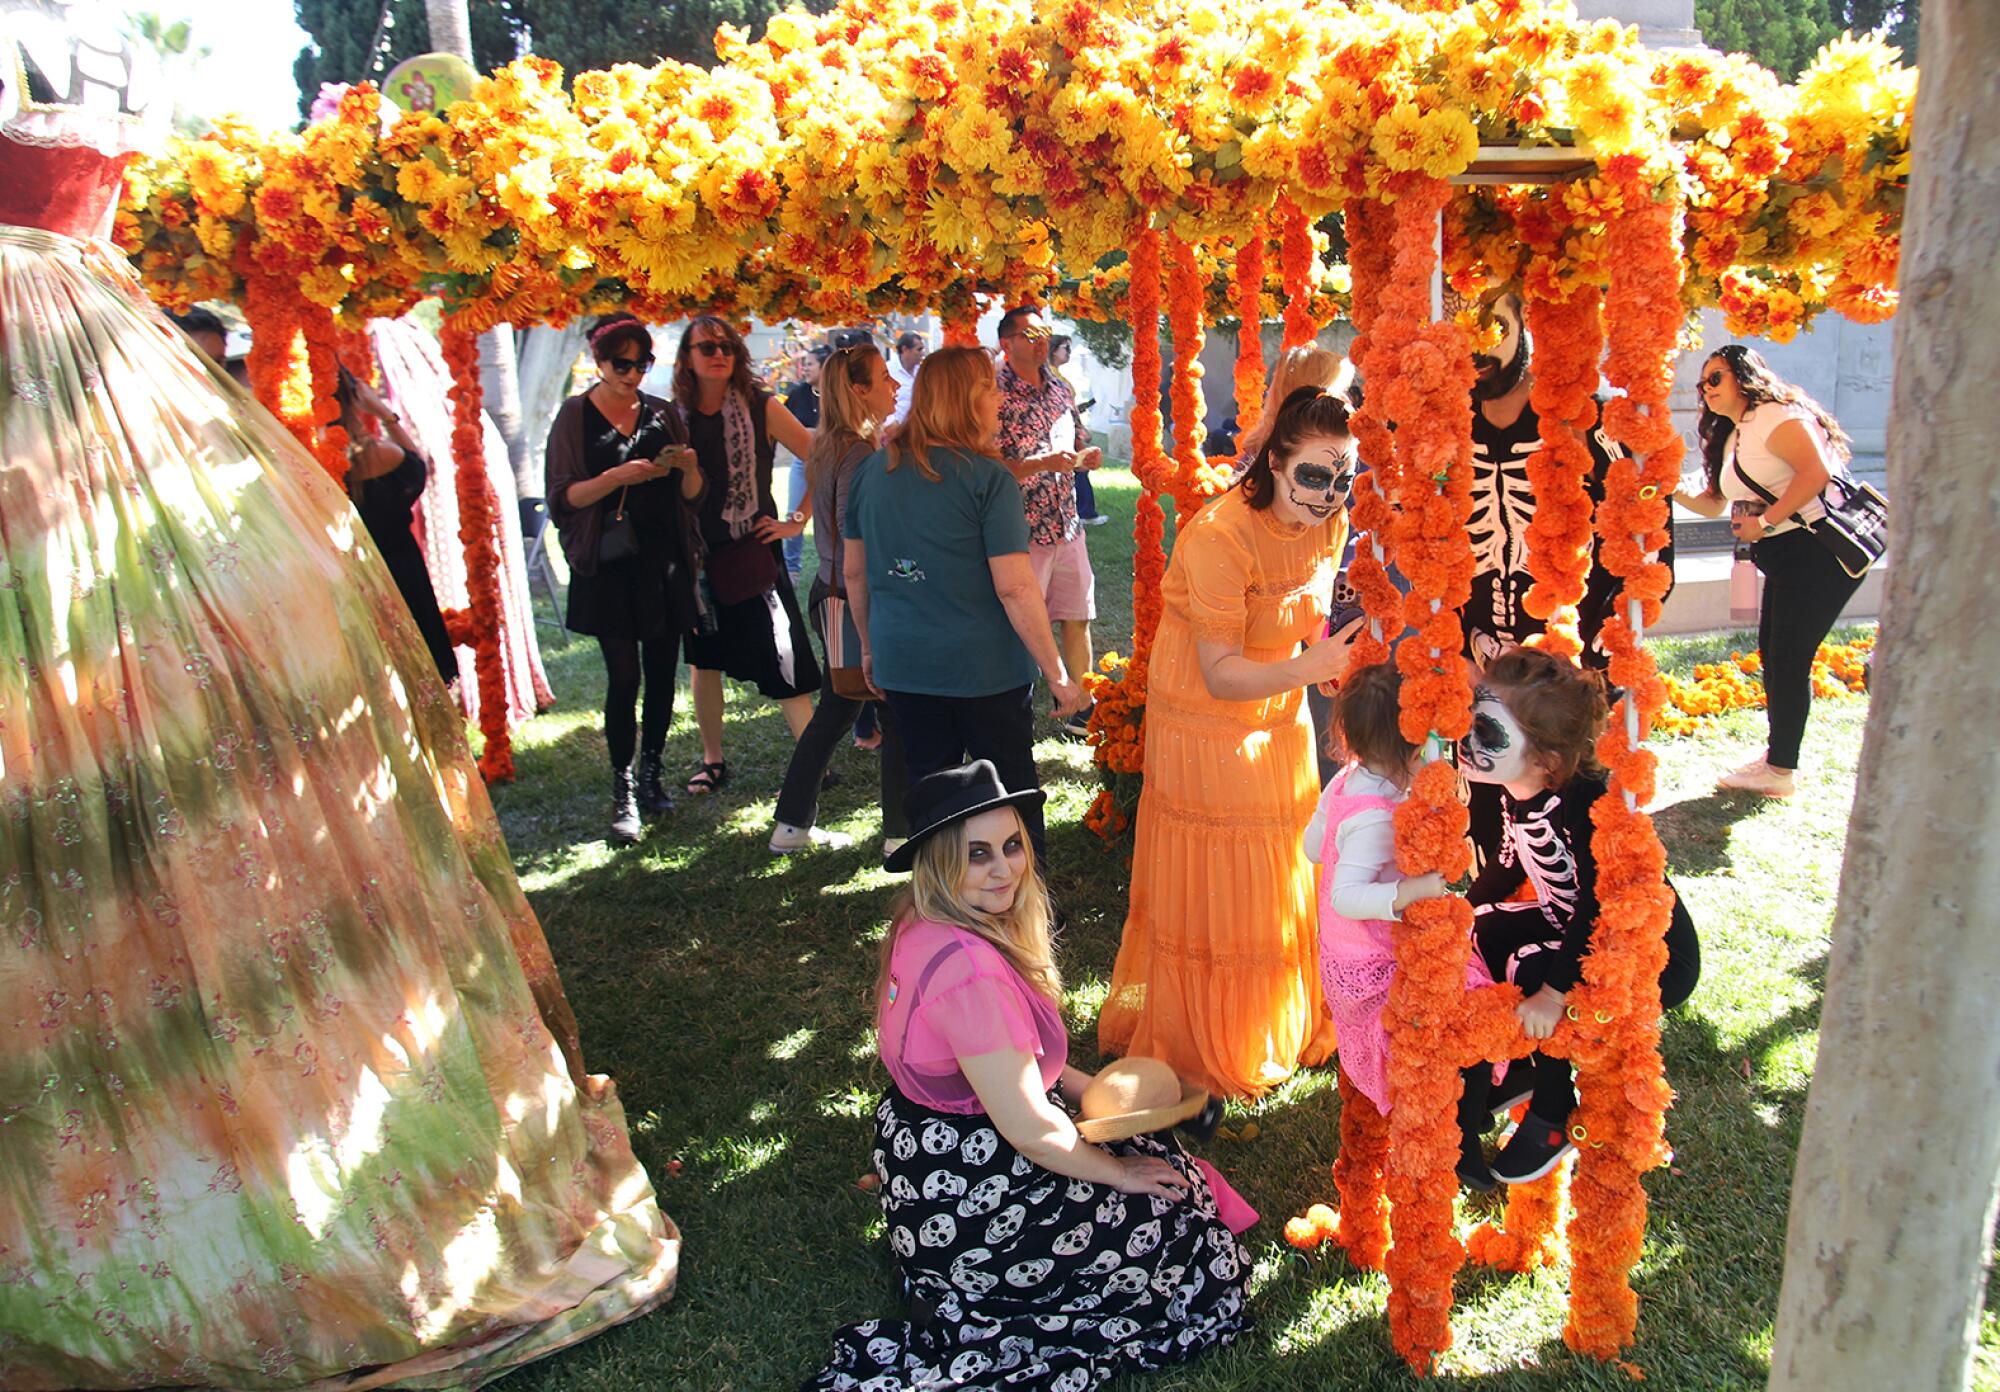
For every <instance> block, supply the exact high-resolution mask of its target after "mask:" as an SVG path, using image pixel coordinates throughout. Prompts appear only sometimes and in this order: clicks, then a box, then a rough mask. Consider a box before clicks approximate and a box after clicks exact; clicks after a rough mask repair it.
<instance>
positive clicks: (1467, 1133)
mask: <svg viewBox="0 0 2000 1392" xmlns="http://www.w3.org/2000/svg"><path fill="white" fill-rule="evenodd" d="M1604 721H1605V704H1604V696H1603V692H1602V690H1601V689H1600V687H1599V684H1598V678H1596V677H1595V676H1594V675H1592V674H1590V673H1586V672H1584V671H1581V670H1580V669H1578V668H1576V667H1574V666H1572V665H1570V664H1569V663H1567V662H1564V661H1561V660H1560V659H1557V658H1554V657H1551V656H1549V655H1548V654H1546V653H1541V652H1534V651H1528V650H1522V651H1517V652H1511V653H1507V654H1504V655H1503V656H1501V657H1500V658H1498V659H1496V660H1495V661H1494V663H1493V664H1492V666H1490V667H1489V668H1488V669H1487V672H1486V676H1485V680H1484V682H1483V683H1482V684H1481V686H1480V687H1479V689H1478V693H1477V699H1476V701H1475V703H1474V705H1473V712H1472V729H1471V731H1470V732H1469V733H1468V734H1467V735H1466V737H1465V738H1464V739H1463V740H1462V741H1461V742H1460V744H1459V761H1460V765H1461V767H1462V768H1463V769H1464V771H1465V775H1466V777H1467V778H1469V779H1471V780H1472V781H1473V782H1474V783H1485V784H1490V785H1497V790H1498V791H1500V792H1501V794H1502V797H1501V831H1500V835H1499V839H1498V842H1497V844H1489V845H1485V846H1481V847H1480V848H1479V849H1480V851H1481V852H1482V853H1483V856H1484V861H1485V869H1483V870H1482V871H1481V872H1480V874H1479V877H1478V878H1477V879H1476V880H1475V881H1474V882H1473V885H1472V889H1471V890H1470V891H1469V892H1468V894H1467V895H1466V897H1467V898H1468V899H1469V900H1471V902H1472V906H1473V915H1474V917H1473V938H1474V941H1475V943H1476V945H1477V947H1478V950H1479V955H1480V956H1481V957H1482V958H1483V959H1484V960H1485V963H1486V967H1487V970H1488V971H1490V972H1491V973H1492V975H1493V979H1494V980H1495V981H1511V982H1513V983H1514V984H1515V985H1516V986H1518V987H1520V988H1521V995H1522V1002H1521V1005H1520V1007H1519V1013H1520V1017H1521V1024H1522V1027H1523V1028H1524V1029H1525V1030H1526V1032H1527V1034H1528V1037H1529V1038H1530V1039H1546V1038H1548V1037H1549V1035H1550V1034H1551V1033H1552V1032H1553V1031H1554V1029H1555V1027H1556V1025H1557V1023H1558V1022H1559V1021H1560V1020H1561V1019H1562V1016H1563V1007H1564V1004H1565V998H1566V996H1567V993H1568V992H1570V991H1571V990H1574V989H1575V987H1576V986H1577V984H1578V983H1579V982H1581V981H1582V979H1583V959H1584V958H1585V957H1586V956H1588V955H1589V952H1590V939H1591V932H1592V930H1593V929H1594V928H1595V927H1596V925H1597V861H1596V858H1595V857H1594V856H1593V854H1592V853H1591V845H1590V840H1591V830H1592V828H1591V820H1590V809H1591V807H1592V806H1593V805H1594V804H1595V803H1596V801H1597V799H1599V798H1601V797H1607V796H1610V795H1611V794H1609V793H1608V792H1607V789H1606V783H1605V776H1604V771H1603V769H1602V768H1600V767H1599V766H1598V764H1597V762H1596V760H1595V758H1594V757H1593V756H1592V750H1593V748H1594V747H1595V744H1596V741H1597V736H1598V734H1599V732H1600V731H1601V730H1602V729H1603V728H1604ZM1524 887H1525V888H1526V889H1529V890H1531V891H1532V893H1533V897H1532V898H1520V897H1517V896H1518V895H1519V894H1520V892H1521V891H1522V890H1523V889H1524ZM1668 887H1669V888H1670V889H1671V888H1672V886H1671V885H1670V886H1668ZM1666 942H1667V965H1666V969H1665V970H1664V971H1663V972H1662V973H1661V974H1660V1007H1661V1009H1662V1010H1671V1009H1673V1008H1674V1007H1675V1006H1677V1005H1679V1004H1680V1003H1681V1002H1682V1001H1684V1000H1686V999H1687V998H1688V996H1689V994H1690V993H1691V992H1692V991H1693V990H1694V986H1695V981H1696V979H1697V978H1698V977H1699V976H1700V974H1701V949H1700V945H1699V944H1698V942H1697V941H1696V938H1695V932H1694V922H1693V920H1692V919H1690V918H1689V917H1688V911H1687V906H1686V905H1685V904H1683V903H1682V902H1681V899H1680V896H1679V895H1678V894H1676V895H1675V896H1674V909H1673V918H1672V921H1671V922H1670V924H1669V925H1668V928H1667V936H1666ZM1521 1101H1526V1102H1527V1103H1528V1114H1527V1116H1526V1118H1525V1119H1524V1120H1523V1121H1522V1122H1521V1125H1520V1127H1519V1128H1518V1129H1517V1130H1516V1131H1515V1133H1514V1135H1513V1137H1512V1139H1510V1140H1509V1141H1508V1143H1507V1145H1506V1146H1505V1147H1504V1148H1503V1149H1502V1150H1501V1152H1500V1154H1499V1157H1498V1158H1497V1159H1495V1160H1494V1162H1493V1164H1492V1168H1491V1171H1490V1176H1491V1177H1488V1174H1487V1172H1486V1166H1485V1164H1484V1160H1483V1155H1482V1152H1481V1150H1480V1147H1479V1138H1480V1136H1481V1135H1482V1134H1483V1133H1484V1132H1485V1131H1486V1130H1488V1129H1489V1128H1490V1127H1491V1125H1492V1119H1493V1117H1494V1115H1495V1114H1497V1113H1499V1112H1502V1111H1505V1110H1507V1109H1509V1108H1511V1107H1513V1106H1514V1105H1515V1104H1516V1103H1518V1102H1521ZM1575 1106H1576V1091H1575V1089H1574V1088H1573V1087H1572V1085H1571V1075H1570V1066H1569V1064H1568V1063H1566V1062H1565V1061H1563V1060H1562V1059H1557V1058H1550V1057H1548V1056H1547V1055H1544V1054H1541V1053H1535V1054H1530V1055H1529V1056H1528V1057H1527V1058H1526V1059H1524V1060H1521V1061H1520V1062H1517V1063H1515V1064H1513V1065H1512V1066H1510V1068H1509V1069H1508V1071H1507V1074H1506V1076H1505V1079H1504V1081H1503V1082H1502V1083H1501V1084H1499V1085H1497V1086H1495V1085H1494V1084H1493V1083H1492V1069H1491V1068H1490V1067H1489V1066H1488V1065H1486V1064H1483V1063H1482V1064H1475V1065H1474V1066H1473V1067H1471V1068H1469V1069H1467V1070H1466V1072H1465V1095H1464V1098H1463V1100H1462V1101H1461V1103H1460V1107H1459V1124H1460V1127H1461V1129H1462V1131H1463V1151H1462V1158H1461V1160H1460V1165H1459V1175H1460V1177H1461V1178H1462V1179H1463V1180H1464V1181H1465V1182H1466V1183H1467V1185H1468V1186H1470V1187H1473V1188H1490V1187H1491V1181H1492V1178H1498V1179H1500V1180H1502V1181H1504V1182H1505V1183H1508V1184H1523V1183H1526V1182H1527V1181H1529V1180H1532V1179H1539V1178H1540V1177H1541V1176H1543V1175H1545V1174H1547V1173H1548V1172H1549V1171H1550V1170H1552V1169H1554V1168H1555V1166H1556V1165H1557V1163H1558V1162H1560V1161H1561V1159H1562V1157H1563V1156H1564V1155H1565V1154H1567V1153H1568V1151H1569V1150H1570V1149H1571V1146H1570V1141H1569V1136H1568V1122H1569V1114H1570V1111H1571V1110H1572V1109H1573V1108H1574V1107H1575ZM1482 1181H1483V1182H1482Z"/></svg>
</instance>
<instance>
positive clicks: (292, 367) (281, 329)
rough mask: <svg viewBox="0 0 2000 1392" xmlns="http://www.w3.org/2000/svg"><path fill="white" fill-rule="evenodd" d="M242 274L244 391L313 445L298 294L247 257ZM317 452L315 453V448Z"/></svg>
mask: <svg viewBox="0 0 2000 1392" xmlns="http://www.w3.org/2000/svg"><path fill="white" fill-rule="evenodd" d="M239 268H240V269H241V271H242V274H243V316H244V318H246V319H248V320H249V321H250V356H249V358H248V360H247V361H246V362H245V364H244V366H245V367H246V368H247V369H248V371H249V373H250V390H251V391H253V392H255V393H256V394H257V399H258V400H259V401H261V402H263V403H264V409H265V410H267V411H269V412H270V413H271V414H272V415H274V416H276V417H277V418H278V419H279V420H280V421H281V422H283V423H284V426H285V428H286V429H287V430H289V431H291V432H292V434H293V435H294V436H296V437H297V439H298V442H299V443H300V444H302V445H304V446H305V447H306V448H307V449H309V450H311V449H313V448H314V440H313V428H312V419H311V411H312V379H311V365H310V363H309V361H308V359H307V356H306V353H305V350H304V347H303V345H302V344H300V342H299V310H300V301H299V297H298V294H297V292H296V291H295V290H293V289H292V288H291V287H290V286H289V285H287V284H285V283H283V282H282V281H280V280H279V279H278V278H276V277H274V276H269V275H265V274H264V273H262V272H260V271H258V270H256V269H254V267H252V266H251V265H249V264H247V261H246V262H244V263H241V264H240V266H239ZM315 453H317V451H315Z"/></svg>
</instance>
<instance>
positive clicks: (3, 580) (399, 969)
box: [0, 0, 679, 1392]
mask: <svg viewBox="0 0 2000 1392" xmlns="http://www.w3.org/2000/svg"><path fill="white" fill-rule="evenodd" d="M94 28H95V25H94V24H93V23H92V22H91V19H90V16H88V15H87V14H84V13H82V7H76V9H74V10H72V9H70V8H69V7H65V6H62V5H59V4H55V3H51V2H50V0H0V59H4V60H5V61H0V133H4V135H5V136H6V137H7V138H0V372H4V375H5V379H6V388H5V393H6V394H5V396H4V398H0V789H4V793H0V1030H3V1031H4V1038H5V1041H6V1043H5V1046H4V1049H0V1387H6V1388H9V1389H13V1390H14V1392H35V1390H36V1389H60V1388H72V1387H91V1388H111V1387H156V1386H185V1385H195V1386H201V1387H215V1386H220V1387H232V1388H298V1387H312V1388H327V1389H331V1388H336V1387H338V1388H343V1389H359V1388H364V1387H376V1386H386V1385H390V1384H394V1385H397V1386H404V1387H472V1386H477V1385H480V1384H482V1383H484V1382H488V1381H491V1380H492V1379H493V1378H495V1377H497V1376H499V1375H500V1374H502V1373H504V1372H506V1371H508V1370H510V1369H512V1368H515V1367H518V1366H520V1365H521V1364H523V1363H525V1362H527V1361H529V1360H531V1359H534V1358H537V1357H540V1356H542V1355H544V1354H547V1353H550V1352H552V1351H554V1350H556V1349H559V1348H562V1347H563V1346H565V1345H567V1344H569V1343H573V1342H575V1341H577V1340H579V1339H582V1338H585V1337H588V1336H589V1335H591V1334H593V1333H595V1332H597V1331H598V1330H600V1329H603V1328H605V1327H606V1326H608V1325H610V1324H613V1323H615V1322H617V1321H619V1320H622V1319H626V1318H629V1317H631V1316H633V1315H636V1314H639V1313H641V1312H643V1311H645V1310H647V1309H649V1308H651V1307H652V1306H653V1305H655V1304H657V1303H658V1302H659V1301H660V1300H662V1299H664V1298H665V1297H666V1296H667V1295H668V1293H669V1292H670V1291H671V1290H672V1287H673V1282H674V1274H675V1269H676V1261H677V1256H678V1251H679V1238H678V1235H677V1234H676V1232H675V1231H674V1228H673V1225H672V1224H671V1223H670V1222H668V1221H667V1219H666V1218H665V1217H664V1216H663V1215H662V1214H661V1212H660V1210H659V1208H658V1206H657V1203H656V1201H655V1199H654V1195H653V1190H652V1186H651V1185H650V1183H649V1182H648V1181H647V1178H646V1174H645V1171H644V1170H643V1169H641V1168H640V1166H639V1163H638V1161H637V1160H636V1159H635V1157H634V1156H633V1153H632V1149H631V1143H630V1141H629V1139H628V1138H627V1135H626V1130H625V1124H624V1118H623V1114H622V1112H621V1110H620V1108H619V1104H618V1099H617V1095H616V1093H615V1092H614V1091H613V1090H612V1088H611V1085H610V1083H609V1082H608V1081H607V1080H606V1079H603V1078H601V1077H592V1076H590V1075H589V1074H588V1073H586V1072H585V1070H584V1068H583V1064H582V1056H581V1051H580V1048H579V1046H578V1041H577V1034H576V1025H575V1021H574V1019H573V1017H572V1016H571V1014H570V1010H569V1006H568V1003H567V1001H566V1000H565V999H564V996H563V991H562V984H561V982H560V981H559V980H558V979H557V977H556V972H555V965H554V963H553V961H552V960H551V958H550V955H549V951H548V947H547V945H546V943H545V942H544V940H543V937H542V932H541V928H540V926H539V925H538V924H537V922H536V920H535V916H534V913H533V911H532V910H531V909H530V908H529V907H528V904H527V902H526V900H525V899H524V898H523V896H522V894H521V889H520V886H519V885H518V883H517V882H516V881H515V878H514V872H513V868H512V864H511V861H510V859H509V857H508V853H507V847H506V845H505V843H504V842H503V841H502V839H501V836H500V830H499V826H498V824H497V823H496V821H495V819H494V815H493V810H492V807H491V806H490V805H489V803H488V802H487V799H486V794H485V791H484V789H483V787H482V786H481V784H480V782H479V779H478V776H477V774H476V772H475V770H474V768H473V765H472V763H471V760H470V758H469V754H468V750H467V748H466V743H465V738H464V734H463V730H462V727H461V725H460V722H459V719H458V715H457V711H456V709H455V708H454V707H453V705H452V704H451V703H450V700H449V698H448V696H447V694H446V692H445V690H444V687H443V685H442V683H441V682H440V681H439V679H438V676H437V671H436V667H435V664H434V663H433V662H432V660H431V657H430V654H429V653H428V652H427V651H426V649H425V647H424V644H423V641H422V639H421V638H420V637H419V635H418V632H417V629H416V627H415V625H414V624H413V623H412V622H411V620H410V616H409V613H408V611H407V609H405V607H404V605H403V601H402V599H401V598H400V596H399V595H398V593H397V591H396V589H395V587H394V585H393V584H392V582H391V580H390V578H389V575H388V572H387V571H386V570H385V569H384V567H383V565H382V562H381V560H380V558H379V557H378V556H377V554H376V552H375V550H374V549H373V547H372V546H371V544H370V543H369V542H368V540H367V536H366V533H365V531H364V530H363V528H362V527H361V524H360V522H359V520H358V519H357V518H356V516H355V514H354V512H353V509H352V508H351V507H350V506H349V505H348V502H347V499H346V497H345V496H344V495H343V494H342V493H341V491H340V489H339V487H338V486H337V485H336V484H335V483H334V482H333V481H332V480H331V479H330V478H328V477H327V475H326V474H325V472H324V471H323V470H321V468H320V467H319V466H318V464H317V463H316V462H315V461H314V460H313V459H312V458H311V457H310V456H309V455H307V454H306V452H305V451H303V450H302V449H301V448H300V447H299V446H298V444H297V443H296V442H295V441H294V440H293V439H292V438H291V437H290V436H289V435H288V434H287V433H286V432H285V430H284V429H283V428H282V427H281V426H279V425H278V423H277V422H276V421H275V420H274V419H272V417H270V416H269V415H268V414H266V413H265V412H264V411H263V410H262V409H261V408H259V407H257V406H256V405H255V404H254V403H253V402H251V401H250V400H249V398H248V397H246V396H245V395H243V394H242V393H241V392H240V391H239V390H238V389H237V388H235V387H234V385H233V384H231V383H229V382H228V381H227V379H226V378H224V377H223V376H222V374H221V373H220V371H219V370H218V369H215V368H213V367H212V366H210V365H209V364H207V363H206V362H205V361H204V360H203V359H201V358H200V357H199V356H198V355H197V353H196V351H195V350H194V349H193V347H192V345H191V344H189V343H188V342H187V341H186V340H185V339H184V338H183V337H182V336H181V335H180V334H179V333H178V331H176V330H174V329H173V328H171V327H170V326H169V325H168V324H167V322H166V320H165V319H164V318H163V317H162V316H161V315H160V313H159V312H158V310H156V309H155V308H154V307H153V306H152V305H150V304H149V303H147V302H146V300H145V298H144V296H143V294H142V293H141V291H140V289H139V286H138V284H137V282H136V280H135V279H134V277H133V275H132V273H131V271H130V269H129V267H128V266H127V265H126V263H125V261H124V258H123V257H121V256H120V255H119V254H118V253H117V252H116V250H115V249H113V248H112V247H111V246H110V245H109V244H107V243H105V242H103V241H100V240H96V239H95V238H94V237H93V236H92V234H93V233H94V232H97V231H99V230H101V229H102V228H103V227H104V226H106V225H107V223H108V214H109V212H110V201H111V199H112V197H113V196H114V195H115V192H116V189H117V183H118V169H119V165H120V163H121V160H120V158H119V157H120V156H121V155H122V153H123V152H124V151H125V150H127V149H129V148H130V141H131V137H132V136H133V134H134V124H133V122H132V121H131V120H130V109H131V107H132V106H133V105H135V103H134V102H132V101H131V99H130V87H129V86H126V87H122V88H120V87H113V86H107V85H106V84H105V82H104V80H103V74H104V72H105V71H106V69H107V65H109V64H114V63H115V64H116V65H118V69H119V70H120V71H123V69H124V65H125V63H126V62H127V57H126V54H125V52H124V51H123V46H122V44H121V42H120V40H119V39H118V38H117V36H116V35H115V34H111V35H100V34H96V33H93V32H92V30H93V29H94ZM80 51H81V52H82V55H83V61H80V60H79V58H78V53H79V52H80ZM86 68H87V69H88V71H89V72H90V74H91V76H89V77H86V76H84V72H85V69H86ZM23 71H26V72H27V73H28V74H29V81H28V83H27V84H26V90H25V91H24V90H22V89H21V86H20V84H18V83H17V82H16V78H17V76H18V75H19V74H21V73H22V72H23ZM86 104H87V105H89V106H90V107H91V108H92V110H89V111H83V110H79V109H78V108H79V107H80V106H83V105H86Z"/></svg>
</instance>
